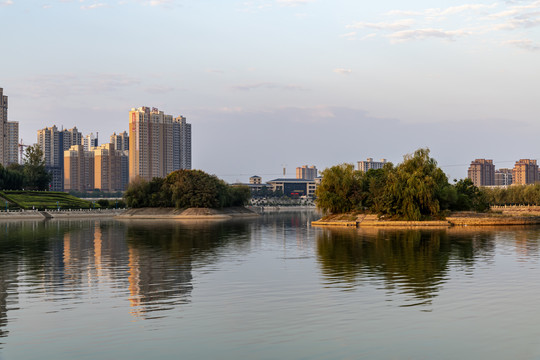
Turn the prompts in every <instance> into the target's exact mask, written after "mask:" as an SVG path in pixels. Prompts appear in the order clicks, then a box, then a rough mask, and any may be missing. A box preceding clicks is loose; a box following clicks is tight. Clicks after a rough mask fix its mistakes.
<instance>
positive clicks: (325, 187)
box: [316, 164, 363, 214]
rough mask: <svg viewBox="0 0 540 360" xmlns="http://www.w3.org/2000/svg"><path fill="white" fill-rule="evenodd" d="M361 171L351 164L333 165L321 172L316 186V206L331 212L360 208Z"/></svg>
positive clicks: (344, 211) (343, 211) (361, 194)
mask: <svg viewBox="0 0 540 360" xmlns="http://www.w3.org/2000/svg"><path fill="white" fill-rule="evenodd" d="M362 177H363V173H362V172H360V171H355V170H354V165H352V164H341V165H335V166H332V167H331V168H328V169H326V170H324V171H323V172H322V181H321V184H320V185H319V187H318V188H317V191H316V195H317V200H316V204H317V207H318V208H319V209H321V210H323V211H324V212H329V213H332V214H336V213H346V212H350V211H353V210H361V209H362V196H363V193H362V184H363V183H362Z"/></svg>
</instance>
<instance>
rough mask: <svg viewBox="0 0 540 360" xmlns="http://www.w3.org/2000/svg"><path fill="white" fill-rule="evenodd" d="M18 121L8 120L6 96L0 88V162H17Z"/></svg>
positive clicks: (7, 163)
mask: <svg viewBox="0 0 540 360" xmlns="http://www.w3.org/2000/svg"><path fill="white" fill-rule="evenodd" d="M18 150H19V123H18V122H16V121H8V97H7V96H6V95H4V89H2V88H0V164H1V165H3V166H7V165H9V164H12V163H18V162H19V161H18V159H19V153H18Z"/></svg>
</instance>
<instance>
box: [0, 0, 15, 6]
mask: <svg viewBox="0 0 540 360" xmlns="http://www.w3.org/2000/svg"><path fill="white" fill-rule="evenodd" d="M9 5H13V0H5V1H2V2H0V6H9Z"/></svg>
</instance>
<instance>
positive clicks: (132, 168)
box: [129, 107, 191, 181]
mask: <svg viewBox="0 0 540 360" xmlns="http://www.w3.org/2000/svg"><path fill="white" fill-rule="evenodd" d="M188 125H189V126H188ZM188 130H189V131H188ZM186 138H189V141H188V139H186ZM187 147H189V149H186V148H187ZM188 150H189V159H187V157H188V155H186V153H187V152H188ZM182 157H184V160H182ZM182 168H191V124H187V123H186V122H185V118H184V117H182V116H180V117H178V118H173V117H172V115H166V114H165V113H164V112H163V111H160V110H158V109H157V108H151V109H150V108H149V107H140V108H137V109H131V111H130V112H129V179H130V181H131V180H133V179H135V178H137V177H142V178H143V179H145V180H151V179H152V178H154V177H165V176H167V175H168V174H169V173H171V172H173V171H175V170H178V169H182Z"/></svg>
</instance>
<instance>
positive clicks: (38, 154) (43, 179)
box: [23, 145, 52, 190]
mask: <svg viewBox="0 0 540 360" xmlns="http://www.w3.org/2000/svg"><path fill="white" fill-rule="evenodd" d="M23 175H24V188H25V189H28V190H48V186H49V183H50V182H51V179H52V176H51V174H50V173H49V172H48V171H47V170H45V160H44V158H43V152H42V151H41V148H40V147H39V145H33V146H29V147H27V148H26V151H25V153H24V170H23Z"/></svg>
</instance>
